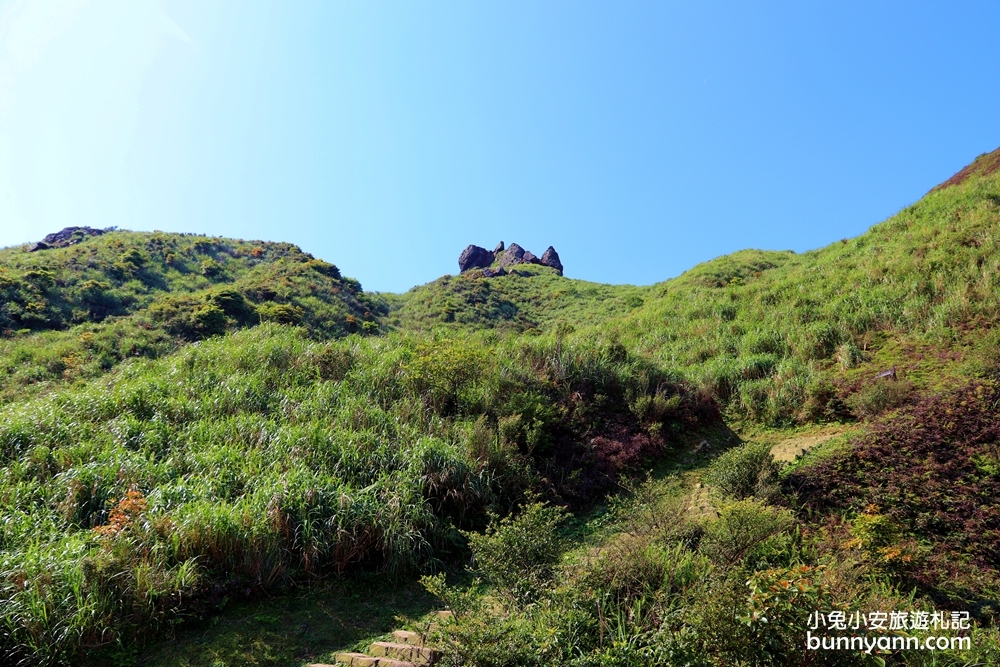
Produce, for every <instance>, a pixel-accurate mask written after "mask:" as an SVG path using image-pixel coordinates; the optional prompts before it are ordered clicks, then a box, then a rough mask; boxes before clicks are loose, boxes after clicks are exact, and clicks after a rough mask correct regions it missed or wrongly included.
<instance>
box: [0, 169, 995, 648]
mask: <svg viewBox="0 0 1000 667" xmlns="http://www.w3.org/2000/svg"><path fill="white" fill-rule="evenodd" d="M995 164H1000V153H994V154H990V155H987V156H984V157H981V158H980V159H979V160H977V161H976V162H975V163H974V164H973V165H972V166H970V167H969V168H967V169H966V170H963V172H960V174H959V175H956V177H954V178H953V179H951V180H950V181H948V182H946V183H944V184H942V186H941V187H939V188H935V190H933V191H932V192H931V193H929V194H928V195H927V196H926V197H925V198H924V199H923V200H921V201H920V202H918V203H917V204H914V205H913V206H910V207H908V208H906V209H904V210H903V211H901V212H900V213H899V214H898V215H896V216H894V217H893V218H891V219H890V220H888V221H886V222H884V223H882V224H881V225H877V226H876V227H874V228H872V230H870V231H869V232H868V233H866V234H864V235H862V236H860V237H858V238H857V239H852V240H845V241H843V242H838V243H835V244H832V245H831V246H829V247H827V248H823V249H820V250H817V251H811V252H808V253H802V254H796V253H791V252H771V251H756V250H749V251H743V252H740V253H734V254H733V255H729V256H726V257H721V258H719V259H716V260H713V261H711V262H707V263H704V264H702V265H699V266H697V267H695V268H693V269H692V270H690V271H688V272H687V273H685V274H684V275H682V276H679V277H678V278H675V279H673V280H669V281H666V282H664V283H660V284H657V285H654V286H651V287H631V286H607V285H595V284H591V283H585V282H583V281H575V280H571V279H567V278H563V277H561V276H558V275H556V274H555V273H554V272H552V271H551V270H549V269H546V268H542V267H519V268H518V271H517V272H516V273H513V274H512V275H508V276H503V277H500V278H494V279H485V278H482V277H481V274H479V273H477V272H468V273H466V274H464V275H461V276H454V277H445V278H442V279H440V280H438V281H435V282H434V283H431V284H429V285H425V286H421V287H418V288H414V289H413V290H411V291H409V292H408V293H406V294H404V295H369V294H365V293H364V292H363V291H362V290H361V286H360V284H359V283H358V282H357V281H353V280H351V279H345V278H343V277H342V276H340V274H339V271H338V270H337V269H336V267H335V266H334V265H332V264H329V263H326V262H322V261H320V260H317V259H315V258H313V257H311V256H310V255H308V254H306V253H303V252H302V251H301V250H299V249H298V248H295V247H294V246H290V245H286V244H259V243H255V242H249V243H247V242H242V241H233V240H226V239H209V238H207V237H194V236H185V235H168V234H159V233H154V234H140V233H132V232H110V233H106V234H103V235H100V236H97V237H88V238H85V239H83V240H82V241H81V242H80V243H78V244H74V245H71V246H69V247H65V248H53V249H47V250H41V251H39V252H27V251H26V250H27V249H26V248H10V249H4V250H2V251H0V289H2V290H4V292H3V294H4V300H3V302H2V303H0V316H2V317H3V318H4V319H3V320H2V321H3V329H2V336H3V337H2V340H0V365H2V368H3V369H4V370H5V371H6V374H5V375H4V376H3V380H2V382H3V384H2V385H0V392H2V393H0V465H2V468H0V516H2V517H3V519H4V520H3V521H2V522H0V655H2V656H3V658H4V659H6V661H7V662H10V663H12V664H18V663H21V664H46V663H48V664H70V663H73V662H74V661H76V662H79V661H80V660H81V659H86V660H91V661H96V660H99V659H107V660H114V661H117V662H119V663H120V662H123V661H125V662H128V656H129V655H130V653H129V651H132V650H134V649H135V647H137V646H139V645H141V642H142V641H145V640H147V639H148V638H150V637H151V636H154V635H155V634H156V633H160V632H165V631H168V630H169V629H171V628H172V627H174V626H175V625H176V624H178V623H179V622H181V621H182V620H183V619H197V618H201V617H203V616H204V615H206V614H207V613H210V612H212V611H213V610H216V609H218V608H219V607H220V606H221V605H222V604H223V603H224V601H225V599H227V597H229V596H239V597H246V596H250V597H253V596H255V595H258V594H260V593H263V592H277V591H281V590H284V589H286V588H288V587H291V586H295V585H299V584H303V583H306V582H310V581H315V580H317V579H319V578H322V577H323V576H337V575H342V574H344V573H346V572H350V571H352V570H357V569H375V570H380V571H390V572H394V573H396V574H397V575H398V576H413V575H414V574H415V573H416V572H419V571H421V570H422V569H434V568H438V567H441V566H452V567H461V563H464V562H467V556H468V549H469V542H470V541H471V545H472V546H471V548H472V549H473V550H474V551H476V555H477V558H478V561H477V567H478V568H479V569H478V574H479V575H480V576H482V577H484V579H485V581H486V583H487V585H488V586H490V587H489V588H485V589H481V588H475V587H474V588H472V589H469V590H459V589H454V588H449V587H448V586H447V585H446V584H445V582H444V581H443V580H440V579H437V580H429V581H428V586H429V587H431V588H432V589H433V590H434V591H435V592H436V593H438V594H439V595H441V596H443V597H444V599H445V600H448V601H449V603H450V604H453V605H465V607H464V610H465V612H466V613H465V614H464V615H463V616H462V618H461V619H460V621H459V622H456V625H455V627H454V628H453V630H452V634H451V635H448V637H446V638H445V641H447V642H450V643H449V644H448V650H449V651H450V654H449V655H450V656H451V657H453V658H454V659H455V660H456V661H457V662H456V664H470V665H505V664H517V665H527V664H537V665H553V666H554V665H566V664H575V665H578V666H580V667H582V666H583V665H595V664H650V663H655V662H657V661H659V662H661V663H664V664H670V663H671V662H680V663H682V664H683V663H687V664H698V665H728V664H747V665H758V664H759V665H768V664H866V663H863V661H864V660H867V659H868V658H866V657H864V656H861V655H857V654H853V653H850V654H848V653H845V654H844V656H843V657H844V659H843V660H840V657H837V656H835V655H834V654H833V653H829V654H823V655H819V654H818V653H809V652H803V649H802V641H801V637H800V636H799V634H797V633H798V632H799V630H804V626H803V625H802V623H803V622H802V618H800V616H801V617H803V618H804V615H805V612H806V611H814V610H816V609H832V608H835V606H838V605H839V606H844V605H845V604H846V603H844V600H850V601H852V603H857V604H863V605H866V608H869V607H870V608H872V609H881V608H883V607H885V605H887V604H893V605H897V604H898V605H902V604H909V605H920V608H921V609H925V608H928V607H929V606H931V605H933V604H940V605H944V606H945V608H948V609H956V610H959V609H963V608H974V609H975V613H976V615H977V619H978V620H979V621H980V622H982V623H984V624H988V623H989V622H990V620H989V619H990V612H989V610H990V609H991V608H992V607H991V605H993V603H992V602H991V600H996V599H997V595H998V594H1000V593H998V591H1000V562H998V561H997V554H998V553H1000V549H998V548H997V546H996V535H997V531H998V530H1000V528H998V526H997V521H998V519H997V517H1000V510H998V508H997V507H996V506H995V505H996V504H997V502H998V501H997V499H996V497H995V495H996V494H995V493H993V491H995V489H996V488H997V482H996V479H997V475H998V472H997V470H998V467H997V454H996V451H995V443H994V442H993V440H995V431H996V429H995V427H993V426H992V424H995V423H996V419H997V414H996V413H997V407H996V406H997V403H996V397H997V395H998V394H997V390H996V382H995V377H996V376H997V375H1000V335H998V334H997V333H996V329H995V327H994V325H995V324H996V323H997V322H998V320H1000V295H998V293H997V287H998V285H997V283H996V281H997V280H998V278H997V271H998V269H1000V246H998V238H997V233H998V230H1000V171H997V170H996V169H995V168H994V166H993V165H995ZM882 371H885V372H882ZM720 407H721V408H722V409H723V410H724V416H725V417H726V418H727V420H728V421H729V422H730V423H731V424H735V425H737V426H742V427H744V428H743V431H742V432H744V433H747V432H750V431H752V429H755V428H761V427H763V426H781V427H785V426H791V425H799V424H804V423H809V422H816V421H838V420H842V421H846V422H852V421H854V420H868V421H870V422H871V423H872V424H874V425H873V426H870V427H869V426H868V425H867V423H862V424H860V425H855V426H853V427H852V428H857V429H858V430H859V431H860V432H862V435H861V436H860V437H858V438H856V439H854V440H849V439H845V440H841V441H837V442H835V443H834V444H835V445H836V447H834V446H832V445H831V447H830V448H829V449H826V450H825V451H821V452H816V453H815V454H814V456H815V458H812V459H808V460H801V459H799V460H796V461H795V462H794V463H793V464H792V466H790V467H789V468H788V469H786V470H785V471H784V473H783V475H784V479H783V480H782V479H779V478H778V468H777V466H775V465H774V463H773V461H772V460H771V458H770V454H769V450H768V448H767V447H766V446H764V447H761V446H757V445H753V444H750V445H747V446H745V447H737V448H734V449H733V450H731V452H728V453H725V454H721V455H720V454H719V452H720V450H722V449H724V448H725V447H726V446H728V445H729V444H731V442H730V438H731V437H732V434H731V433H730V432H727V431H726V430H725V427H724V425H723V424H721V423H720V421H719V417H720V410H719V408H720ZM956 414H959V415H963V418H962V423H961V424H956V423H955V419H954V418H953V415H956ZM837 428H838V429H842V428H844V427H842V426H841V427H837ZM920 429H924V431H923V432H926V433H929V434H932V435H933V439H934V442H933V443H931V444H930V445H928V444H927V443H926V442H923V440H921V439H920V438H916V439H914V437H913V436H912V434H913V433H916V432H917V431H919V430H920ZM904 431H908V432H910V433H909V435H907V434H906V433H903V432H904ZM904 436H905V437H904ZM834 440H836V439H834ZM694 445H696V446H694ZM913 456H919V457H922V463H921V464H920V465H912V464H911V463H912V462H911V460H910V459H911V458H912V457H913ZM716 457H718V458H716ZM657 462H659V463H660V464H661V465H663V464H664V462H667V463H668V464H669V467H667V468H661V469H660V473H661V474H663V475H664V478H663V480H662V481H657V480H656V479H651V480H650V481H649V482H647V483H646V484H645V485H637V484H634V483H631V482H627V483H626V482H624V479H623V478H627V477H629V476H634V475H636V474H641V473H642V472H644V471H647V470H649V469H650V467H651V466H653V465H654V464H656V463H657ZM789 471H791V474H787V473H788V472H789ZM920 475H931V476H934V475H937V476H938V477H940V478H941V479H940V480H938V479H935V480H934V482H935V483H933V484H928V483H926V481H922V479H921V478H920ZM622 483H625V484H626V485H627V486H629V487H630V488H632V489H633V491H634V493H633V498H632V499H631V500H629V499H617V500H614V501H613V502H612V503H611V509H610V510H609V511H608V512H607V514H602V513H601V512H598V513H597V514H596V515H588V514H587V511H588V509H589V508H591V507H593V504H594V503H600V502H601V499H602V498H605V497H606V496H607V494H609V493H612V492H613V491H614V490H615V489H618V488H620V487H619V485H620V484H622ZM704 485H707V486H708V487H709V488H710V489H711V491H710V492H707V491H706V490H705V489H706V487H705V486H704ZM873 488H874V489H879V490H880V491H879V492H878V493H871V492H870V491H869V490H870V489H873ZM921 489H930V490H931V491H932V492H933V493H932V494H931V495H929V496H928V497H927V498H923V497H921V496H920V490H921ZM883 491H884V493H883ZM884 497H888V498H892V499H894V502H895V503H896V505H897V506H896V507H883V506H880V505H879V503H880V502H882V500H881V499H882V498H884ZM537 499H544V500H546V501H548V502H550V503H554V504H558V505H561V506H562V507H564V508H566V509H568V510H573V511H576V512H578V515H577V519H576V520H577V521H578V522H579V523H577V524H576V525H577V527H578V528H579V526H581V525H582V526H583V528H580V530H581V533H580V534H581V535H585V536H593V535H597V536H599V537H600V539H604V540H605V541H603V542H600V545H599V547H600V548H599V550H598V552H597V554H593V553H591V552H589V551H587V552H586V553H587V554H588V555H586V556H583V557H581V558H580V561H579V562H576V563H562V562H561V561H559V560H558V558H559V554H560V553H561V552H560V550H559V546H558V544H557V541H556V540H553V536H552V532H553V530H555V526H556V525H557V523H558V521H559V517H560V516H562V513H561V511H557V510H554V509H553V508H551V507H549V508H545V507H543V506H539V505H537V504H536V503H534V500H537ZM862 501H863V502H862ZM939 506H940V507H943V508H945V509H943V510H941V509H940V507H939ZM706 507H707V509H706ZM615 508H617V509H615ZM710 510H714V511H710ZM500 516H506V517H507V518H505V519H500V518H499V517H500ZM532 522H534V523H532ZM609 527H610V528H613V529H614V532H608V531H609ZM484 528H486V530H485V531H483V529H484ZM460 530H465V531H467V532H464V533H463V532H460ZM470 531H471V532H470ZM602 531H603V532H602ZM585 539H591V538H590V537H586V538H585ZM594 539H596V538H594ZM589 546H590V543H587V542H584V544H583V545H582V546H581V548H582V549H587V548H589ZM553 554H554V556H553ZM553 558H555V560H553ZM959 562H963V563H972V564H975V566H976V568H977V569H976V572H975V576H971V575H969V574H968V573H962V572H959V571H958V568H957V566H953V564H954V563H959ZM504 568H513V569H509V570H505V569H504ZM522 572H529V574H530V576H529V577H525V576H522ZM748 581H750V582H751V583H752V586H754V587H755V588H754V590H753V591H749V590H748V589H747V582H748ZM511 582H513V584H511ZM789 582H791V583H794V584H795V585H794V586H792V585H791V583H789ZM505 586H507V588H505ZM910 590H913V591H916V592H915V593H914V594H913V596H912V597H909V598H908V597H907V596H906V595H904V594H903V593H901V592H899V591H910ZM795 591H800V592H801V593H802V594H801V595H799V594H798V593H795ZM834 594H837V595H839V596H840V598H837V597H836V596H835V595H834ZM963 605H964V606H963ZM994 606H995V605H994ZM837 608H839V607H837ZM774 614H777V616H772V615H774ZM761 617H765V618H767V617H772V618H775V619H778V622H776V623H770V624H761V623H758V621H759V619H760V618H761ZM983 632H988V631H983ZM553 633H555V634H553ZM553 637H558V641H554V640H553ZM980 639H982V644H983V647H984V648H981V650H979V653H977V655H978V656H987V657H985V658H982V659H983V660H986V661H987V662H988V661H989V660H992V659H993V657H996V656H997V653H998V652H997V651H996V650H995V649H997V648H998V647H1000V641H998V640H997V637H996V636H995V633H994V634H993V635H989V634H980V635H977V641H979V640H980ZM887 655H888V654H887ZM941 655H942V656H944V657H943V658H942V659H946V660H951V659H952V658H953V657H955V656H956V655H957V654H954V653H949V654H944V653H943V654H941ZM889 657H891V658H892V660H895V661H896V664H922V663H920V661H919V660H916V659H915V660H916V661H915V662H914V661H911V660H910V658H908V657H906V656H905V655H902V654H892V655H891V656H889ZM960 657H961V656H959V657H957V658H955V660H954V661H953V662H955V664H961V660H960ZM827 658H829V660H828V659H827ZM976 659H980V658H976ZM512 661H513V662H512ZM949 664H950V663H949Z"/></svg>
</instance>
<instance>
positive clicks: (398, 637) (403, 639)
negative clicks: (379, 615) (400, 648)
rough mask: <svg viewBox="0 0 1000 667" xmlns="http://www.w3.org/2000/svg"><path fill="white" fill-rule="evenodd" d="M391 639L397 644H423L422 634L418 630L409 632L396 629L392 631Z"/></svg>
mask: <svg viewBox="0 0 1000 667" xmlns="http://www.w3.org/2000/svg"><path fill="white" fill-rule="evenodd" d="M392 640H393V641H394V642H396V643H397V644H409V645H410V646H423V645H424V636H423V635H422V634H420V633H419V632H410V631H409V630H396V631H395V632H393V633H392Z"/></svg>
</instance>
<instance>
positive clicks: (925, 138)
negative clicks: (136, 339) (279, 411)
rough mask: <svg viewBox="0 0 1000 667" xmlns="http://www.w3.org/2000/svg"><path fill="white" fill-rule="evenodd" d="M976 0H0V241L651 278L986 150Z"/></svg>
mask: <svg viewBox="0 0 1000 667" xmlns="http://www.w3.org/2000/svg"><path fill="white" fill-rule="evenodd" d="M998 28H1000V3H997V2H962V3H944V2H940V3H936V4H931V3H922V2H902V1H893V2H879V1H873V0H866V1H864V2H844V1H837V2H832V1H831V2H802V1H801V0H798V1H794V2H753V3H746V2H705V1H700V2H682V1H677V2H665V1H662V2H661V1H655V2H654V1H650V2H599V3H598V2H581V1H580V0H573V1H571V2H559V1H550V0H545V1H543V2H538V1H534V0H533V1H531V2H514V1H510V0H504V1H503V2H491V3H487V2H468V1H465V0H463V1H461V2H446V1H436V2H402V1H400V2H377V1H369V0H366V1H364V2H361V1H357V2H346V1H334V0H329V1H327V0H323V1H318V2H307V1H306V0H295V1H293V2H287V1H281V2H278V1H275V2H252V1H246V0H242V1H240V2H223V1H222V0H214V1H210V0H184V1H180V0H178V1H176V2H158V1H156V0H120V1H118V0H27V1H20V0H15V1H13V2H12V1H9V0H7V1H0V246H6V245H12V244H17V243H23V242H27V241H35V240H38V239H40V238H41V237H42V236H44V235H45V234H46V233H49V232H52V231H56V230H58V229H61V228H62V227H65V226H69V225H90V226H94V227H108V226H112V225H117V226H119V227H121V228H127V229H136V230H153V229H161V230H166V231H189V232H200V233H206V234H212V235H223V236H233V237H238V238H247V239H251V238H261V239H267V240H275V241H291V242H293V243H297V244H299V245H300V246H302V247H303V248H304V249H305V250H307V251H309V252H312V253H313V254H314V255H316V256H319V257H322V258H324V259H326V260H329V261H332V262H334V263H336V264H337V265H339V266H340V267H341V268H342V269H343V270H344V272H345V273H346V274H347V275H351V276H354V277H357V278H358V279H360V280H361V282H362V284H363V285H364V287H365V288H366V289H377V290H387V291H403V290H406V289H408V288H409V287H411V286H413V285H415V284H419V283H423V282H427V281H429V280H432V279H434V278H436V277H438V276H440V275H442V274H444V273H455V272H457V262H456V259H457V257H458V254H459V252H460V251H461V250H462V249H463V248H464V247H465V246H466V245H467V244H469V243H476V244H478V245H483V246H486V247H488V248H492V247H493V246H494V245H495V244H496V242H497V241H500V240H503V241H505V242H507V243H510V242H511V241H516V242H518V243H520V244H521V245H522V246H525V247H526V248H528V249H530V250H532V251H534V252H535V253H536V254H540V253H541V252H542V250H544V249H545V247H546V246H548V245H550V244H551V245H554V246H555V247H556V249H557V250H558V251H559V253H560V255H561V256H562V260H563V263H564V264H565V265H566V275H568V276H571V277H575V278H584V279H587V280H595V281H602V282H612V283H635V284H649V283H653V282H658V281H660V280H664V279H666V278H669V277H672V276H675V275H677V274H679V273H680V272H682V271H684V270H685V269H687V268H690V267H691V266H693V265H694V264H696V263H698V262H701V261H704V260H707V259H710V258H712V257H715V256H717V255H720V254H723V253H727V252H731V251H734V250H738V249H741V248H747V247H755V248H767V249H793V250H796V251H803V250H807V249H810V248H815V247H819V246H823V245H826V244H827V243H830V242H832V241H836V240H839V239H841V238H844V237H848V236H854V235H856V234H859V233H861V232H863V231H864V230H865V229H867V228H868V227H869V226H870V225H872V224H874V223H876V222H878V221H880V220H882V219H884V218H885V217H887V216H889V215H891V214H893V213H894V212H896V211H898V210H899V209H900V208H902V207H904V206H906V205H907V204H909V203H912V202H913V201H915V200H916V199H918V198H920V197H921V196H922V195H923V194H924V193H925V192H926V191H927V190H928V189H930V188H931V187H932V186H934V185H935V184H936V183H938V182H940V181H942V180H944V179H946V178H948V177H949V176H951V174H952V173H954V172H955V171H957V170H958V169H959V168H961V167H962V166H963V165H965V164H967V163H968V162H970V161H971V160H972V159H973V158H974V157H975V156H976V155H978V154H980V153H983V152H986V151H990V150H993V149H995V148H997V146H998V145H1000V122H998V119H1000V112H998V109H1000V67H998V64H1000V52H998V51H997V48H996V31H997V29H998Z"/></svg>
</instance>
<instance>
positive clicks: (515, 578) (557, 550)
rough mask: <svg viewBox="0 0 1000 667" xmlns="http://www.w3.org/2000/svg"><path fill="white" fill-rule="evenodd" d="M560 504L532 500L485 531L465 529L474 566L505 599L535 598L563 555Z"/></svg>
mask: <svg viewBox="0 0 1000 667" xmlns="http://www.w3.org/2000/svg"><path fill="white" fill-rule="evenodd" d="M565 517H566V511H565V510H564V509H562V508H561V507H553V506H551V505H547V504H545V503H537V502H536V503H532V504H530V505H528V506H527V507H525V508H524V509H523V510H522V511H521V513H520V514H518V515H517V516H507V517H504V518H503V519H499V520H497V519H494V521H493V522H492V523H491V524H490V526H489V527H488V528H487V529H486V532H485V533H464V535H465V536H466V537H467V538H468V540H469V547H470V548H471V549H472V555H473V558H474V562H475V569H476V571H477V572H479V573H481V574H482V575H483V576H485V577H486V580H487V581H489V582H490V583H491V584H493V586H495V587H496V591H497V593H499V594H500V595H501V596H502V597H503V598H505V599H506V600H508V601H510V602H512V603H516V604H523V603H527V602H531V601H533V600H535V599H537V598H538V596H539V594H540V593H541V592H542V591H543V590H544V589H545V588H546V587H547V586H548V585H549V583H550V582H551V581H552V577H553V576H554V574H555V566H556V564H557V563H558V562H559V558H560V557H561V555H562V549H563V545H562V539H561V538H560V537H559V534H558V528H559V524H560V523H561V522H562V521H563V519H564V518H565Z"/></svg>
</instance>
